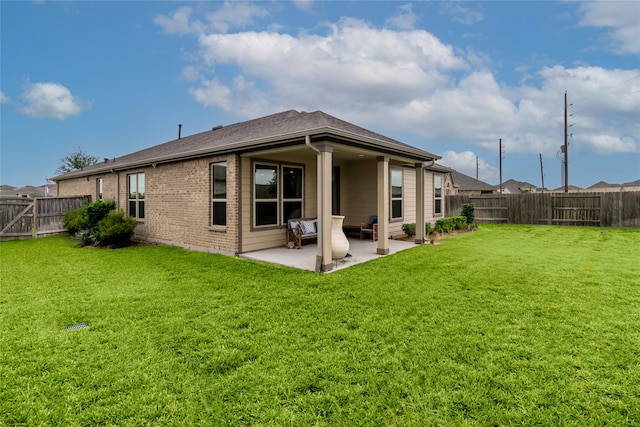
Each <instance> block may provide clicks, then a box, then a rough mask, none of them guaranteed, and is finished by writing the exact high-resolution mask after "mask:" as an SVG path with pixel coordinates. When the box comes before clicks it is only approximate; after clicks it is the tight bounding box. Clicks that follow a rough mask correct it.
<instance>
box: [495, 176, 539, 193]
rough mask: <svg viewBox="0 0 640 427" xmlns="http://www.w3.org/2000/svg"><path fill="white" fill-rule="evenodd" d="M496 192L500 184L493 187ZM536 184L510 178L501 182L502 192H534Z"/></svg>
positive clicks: (498, 190)
mask: <svg viewBox="0 0 640 427" xmlns="http://www.w3.org/2000/svg"><path fill="white" fill-rule="evenodd" d="M494 188H495V189H496V190H497V192H498V193H499V192H500V185H496V186H495V187H494ZM536 190H537V188H536V186H535V185H533V184H530V183H528V182H525V181H516V180H515V179H510V180H507V181H505V182H503V183H502V193H503V194H519V193H535V192H536Z"/></svg>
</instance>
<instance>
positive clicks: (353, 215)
mask: <svg viewBox="0 0 640 427" xmlns="http://www.w3.org/2000/svg"><path fill="white" fill-rule="evenodd" d="M340 171H341V174H342V176H341V177H340V181H341V183H344V182H348V183H349V187H348V193H345V187H344V184H343V185H342V189H341V191H342V193H343V194H342V200H343V201H344V203H342V204H341V208H342V211H341V213H342V215H344V216H345V218H344V221H343V223H344V224H345V225H360V223H367V222H369V218H370V217H371V216H372V215H376V212H377V210H378V205H377V194H376V192H377V188H376V187H377V184H376V174H377V164H376V162H375V160H372V161H368V160H363V161H352V162H347V163H346V165H345V167H342V168H340Z"/></svg>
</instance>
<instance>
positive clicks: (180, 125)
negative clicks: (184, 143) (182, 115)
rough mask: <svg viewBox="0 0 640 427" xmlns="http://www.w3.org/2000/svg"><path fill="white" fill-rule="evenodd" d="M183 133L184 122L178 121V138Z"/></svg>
mask: <svg viewBox="0 0 640 427" xmlns="http://www.w3.org/2000/svg"><path fill="white" fill-rule="evenodd" d="M181 134H182V124H180V123H178V139H180V136H181Z"/></svg>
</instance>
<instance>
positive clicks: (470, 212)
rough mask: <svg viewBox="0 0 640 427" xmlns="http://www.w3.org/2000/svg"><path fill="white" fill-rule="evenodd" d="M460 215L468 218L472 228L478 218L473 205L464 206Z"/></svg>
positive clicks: (466, 204)
mask: <svg viewBox="0 0 640 427" xmlns="http://www.w3.org/2000/svg"><path fill="white" fill-rule="evenodd" d="M460 215H461V216H463V217H465V218H467V224H469V226H471V224H473V220H474V219H475V218H476V208H475V207H474V206H473V203H465V204H464V205H462V212H460Z"/></svg>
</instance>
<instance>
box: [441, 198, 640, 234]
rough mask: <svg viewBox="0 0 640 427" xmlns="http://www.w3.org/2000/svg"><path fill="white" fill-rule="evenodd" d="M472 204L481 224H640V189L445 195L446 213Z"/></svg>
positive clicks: (449, 213) (607, 225) (450, 214)
mask: <svg viewBox="0 0 640 427" xmlns="http://www.w3.org/2000/svg"><path fill="white" fill-rule="evenodd" d="M465 203H473V205H474V206H475V210H476V221H477V222H478V223H495V222H498V223H509V224H558V225H560V224H562V225H590V226H593V225H596V226H598V225H599V226H602V227H640V192H639V191H622V192H604V193H568V194H565V193H522V194H503V195H454V196H445V213H446V215H447V216H455V215H459V214H460V211H461V210H462V205H463V204H465Z"/></svg>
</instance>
